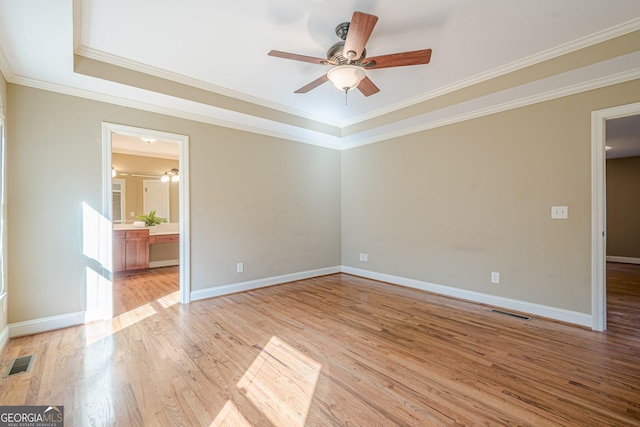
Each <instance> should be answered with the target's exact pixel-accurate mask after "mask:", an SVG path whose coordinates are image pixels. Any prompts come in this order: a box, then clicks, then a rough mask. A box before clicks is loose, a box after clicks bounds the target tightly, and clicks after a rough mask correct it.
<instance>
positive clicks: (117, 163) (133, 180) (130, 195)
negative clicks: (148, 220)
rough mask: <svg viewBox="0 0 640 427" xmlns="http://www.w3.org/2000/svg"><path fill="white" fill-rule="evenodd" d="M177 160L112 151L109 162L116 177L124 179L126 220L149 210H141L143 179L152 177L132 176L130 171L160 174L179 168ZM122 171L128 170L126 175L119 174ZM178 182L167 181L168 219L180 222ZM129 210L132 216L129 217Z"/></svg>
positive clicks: (144, 213) (130, 219) (131, 219)
mask: <svg viewBox="0 0 640 427" xmlns="http://www.w3.org/2000/svg"><path fill="white" fill-rule="evenodd" d="M178 163H179V162H178V160H171V159H160V158H156V157H147V156H133V155H130V154H121V153H113V154H112V155H111V164H112V165H113V167H114V168H115V169H116V171H117V172H118V176H116V178H117V179H124V181H125V199H126V204H125V217H124V219H125V220H126V222H129V223H131V222H133V221H135V220H136V218H137V217H138V215H146V214H148V213H149V212H143V193H142V191H143V181H144V180H147V179H153V178H144V177H139V176H132V175H131V172H138V174H141V175H146V174H151V175H162V174H163V173H165V172H166V171H168V170H170V169H173V168H176V169H179V168H180V167H179V164H178ZM122 172H128V173H129V174H128V175H124V176H123V175H121V173H122ZM179 194H180V192H179V183H177V182H170V183H169V220H170V221H171V222H180V197H179ZM131 212H133V213H134V216H133V217H131V215H130V214H131Z"/></svg>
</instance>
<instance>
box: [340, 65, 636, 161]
mask: <svg viewBox="0 0 640 427" xmlns="http://www.w3.org/2000/svg"><path fill="white" fill-rule="evenodd" d="M636 79H640V68H637V69H634V70H630V71H625V72H621V73H618V74H614V75H611V76H606V77H601V78H597V79H593V80H589V81H587V82H583V83H578V84H575V85H571V86H565V87H562V88H559V89H554V90H549V91H547V92H543V93H540V94H537V95H533V96H528V97H523V98H519V99H516V100H513V101H508V102H503V103H500V104H496V105H492V106H490V107H485V108H479V109H475V110H473V111H469V112H467V113H463V114H458V115H455V116H450V117H447V118H444V119H440V120H434V121H428V122H426V123H423V124H420V125H416V126H410V127H406V128H403V129H401V130H396V131H391V132H386V133H380V134H378V135H376V136H374V137H371V138H367V139H361V140H358V141H355V142H345V143H343V144H341V146H340V149H341V150H348V149H351V148H356V147H361V146H363V145H369V144H374V143H376V142H381V141H386V140H389V139H393V138H398V137H402V136H406V135H410V134H414V133H418V132H422V131H425V130H430V129H435V128H438V127H442V126H447V125H451V124H454V123H459V122H463V121H466V120H471V119H476V118H479V117H483V116H488V115H491V114H496V113H501V112H504V111H508V110H513V109H515V108H520V107H525V106H527V105H532V104H537V103H540V102H545V101H551V100H553V99H557V98H562V97H564V96H569V95H575V94H578V93H581V92H586V91H590V90H594V89H600V88H603V87H606V86H611V85H614V84H618V83H624V82H628V81H631V80H636Z"/></svg>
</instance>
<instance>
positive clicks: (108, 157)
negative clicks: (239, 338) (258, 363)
mask: <svg viewBox="0 0 640 427" xmlns="http://www.w3.org/2000/svg"><path fill="white" fill-rule="evenodd" d="M121 135H122V136H126V137H133V138H137V139H141V140H143V141H147V143H149V144H150V143H152V142H155V141H162V142H165V143H169V144H170V145H171V144H173V145H176V146H177V147H178V150H177V152H178V159H177V161H178V168H176V169H178V170H179V171H180V176H179V180H177V179H174V180H173V182H172V183H171V184H172V185H175V186H176V187H177V188H178V191H177V195H178V196H177V203H176V204H177V205H178V207H177V209H176V208H175V207H174V209H173V210H174V213H175V217H177V218H179V223H178V224H173V225H176V226H177V227H176V228H177V231H178V234H179V243H178V254H179V256H178V257H179V266H180V267H179V301H180V302H181V303H183V304H186V303H188V302H189V301H190V277H191V274H190V256H189V246H190V245H189V236H190V234H189V230H190V224H189V218H190V215H189V163H188V161H189V137H188V136H186V135H179V134H173V133H168V132H162V131H157V130H151V129H143V128H136V127H131V126H124V125H118V124H113V123H103V124H102V148H103V153H102V154H103V156H102V157H103V179H102V182H103V203H102V209H103V212H102V215H103V216H104V217H106V218H107V219H108V220H110V221H113V220H114V216H113V207H114V206H113V181H114V175H117V171H116V170H114V168H113V162H112V152H113V146H114V140H115V138H117V137H118V136H121ZM132 175H133V174H132ZM137 175H140V176H141V178H150V177H152V176H149V175H147V176H145V174H144V173H139V174H137ZM153 178H156V180H160V179H161V176H160V175H158V176H155V177H153ZM126 192H127V194H130V193H131V192H132V189H126ZM140 200H141V201H140V203H142V198H141V197H140ZM125 206H126V205H125ZM122 211H123V213H124V216H125V217H126V219H127V220H133V219H137V215H136V211H135V210H131V209H129V208H126V207H125V208H123V209H122ZM132 214H133V215H132ZM167 215H169V210H168V211H167ZM168 225H172V224H168ZM112 244H113V245H115V244H116V242H115V241H113V242H112ZM114 264H116V263H114ZM114 277H115V276H114Z"/></svg>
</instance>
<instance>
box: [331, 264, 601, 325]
mask: <svg viewBox="0 0 640 427" xmlns="http://www.w3.org/2000/svg"><path fill="white" fill-rule="evenodd" d="M342 272H344V273H349V274H353V275H355V276H361V277H366V278H369V279H374V280H380V281H382V282H389V283H393V284H394V285H401V286H406V287H409V288H414V289H421V290H423V291H428V292H433V293H435V294H440V295H446V296H450V297H454V298H460V299H464V300H468V301H472V302H478V303H482V304H488V305H492V306H495V307H500V308H505V309H509V310H515V311H520V312H523V313H528V314H533V315H536V316H541V317H546V318H549V319H554V320H559V321H562V322H567V323H573V324H575V325H580V326H587V327H589V328H590V327H591V326H592V322H591V315H590V314H585V313H579V312H576V311H570V310H565V309H562V308H556V307H549V306H545V305H540V304H535V303H531V302H526V301H518V300H514V299H509V298H504V297H499V296H495V295H488V294H483V293H480V292H474V291H468V290H465V289H459V288H452V287H450V286H444V285H438V284H435V283H428V282H423V281H420V280H414V279H407V278H405V277H398V276H392V275H390V274H384V273H376V272H374V271H368V270H361V269H359V268H353V267H347V266H342Z"/></svg>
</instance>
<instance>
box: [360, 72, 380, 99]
mask: <svg viewBox="0 0 640 427" xmlns="http://www.w3.org/2000/svg"><path fill="white" fill-rule="evenodd" d="M358 90H359V91H360V92H362V94H363V95H364V96H371V95H373V94H376V93H378V92H380V89H378V86H376V85H375V84H373V82H372V81H371V79H370V78H369V77H365V78H364V79H362V81H360V84H359V85H358Z"/></svg>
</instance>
